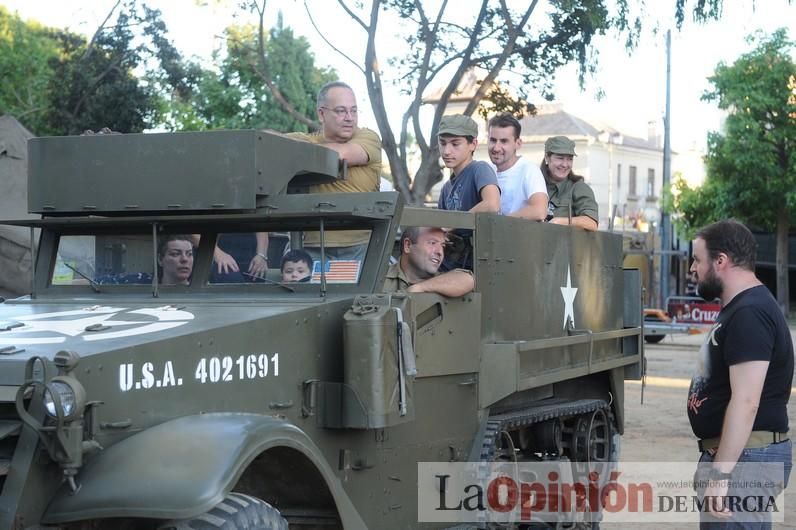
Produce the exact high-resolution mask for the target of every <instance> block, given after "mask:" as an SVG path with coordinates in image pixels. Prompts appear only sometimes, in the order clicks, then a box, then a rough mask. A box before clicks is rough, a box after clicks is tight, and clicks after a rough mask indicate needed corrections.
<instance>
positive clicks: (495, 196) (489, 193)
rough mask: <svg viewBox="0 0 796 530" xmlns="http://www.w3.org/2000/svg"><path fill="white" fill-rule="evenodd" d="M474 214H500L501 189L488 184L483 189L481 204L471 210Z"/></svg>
mask: <svg viewBox="0 0 796 530" xmlns="http://www.w3.org/2000/svg"><path fill="white" fill-rule="evenodd" d="M470 211H471V212H473V213H478V212H486V213H499V212H500V188H498V187H497V186H496V185H495V184H487V185H486V186H484V187H483V188H481V202H479V203H478V204H476V205H475V206H473V207H472V208H470Z"/></svg>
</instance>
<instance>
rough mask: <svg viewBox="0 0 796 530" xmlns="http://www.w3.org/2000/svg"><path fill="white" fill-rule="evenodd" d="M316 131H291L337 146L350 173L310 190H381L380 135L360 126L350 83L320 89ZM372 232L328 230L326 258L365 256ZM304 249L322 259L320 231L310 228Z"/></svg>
mask: <svg viewBox="0 0 796 530" xmlns="http://www.w3.org/2000/svg"><path fill="white" fill-rule="evenodd" d="M317 113H318V120H319V121H320V123H321V130H320V131H319V132H317V133H310V134H307V133H290V134H288V136H289V137H291V138H295V139H299V140H305V141H308V142H312V143H316V144H320V145H323V146H324V147H328V148H329V149H334V150H335V151H337V153H338V154H339V155H340V158H341V159H342V160H345V161H346V164H347V165H348V177H347V178H346V180H339V181H336V182H332V183H329V184H317V185H315V186H311V187H310V189H309V192H310V193H350V192H369V191H379V178H380V176H381V139H379V136H378V134H376V133H375V132H374V131H371V130H370V129H364V128H360V127H359V126H358V124H357V123H358V118H359V113H358V109H357V99H356V96H355V95H354V91H353V90H352V89H351V87H350V86H348V85H347V84H345V83H343V82H342V81H333V82H331V83H327V84H326V85H324V86H323V87H322V88H321V90H320V91H319V92H318V105H317ZM369 238H370V233H369V232H368V231H363V230H344V231H336V232H329V233H326V234H325V236H324V247H325V251H326V257H327V259H358V260H362V259H364V258H365V252H366V250H367V243H368V240H369ZM304 250H306V251H307V252H309V253H310V255H311V256H312V257H313V259H315V260H318V259H320V234H319V233H318V232H307V233H305V236H304Z"/></svg>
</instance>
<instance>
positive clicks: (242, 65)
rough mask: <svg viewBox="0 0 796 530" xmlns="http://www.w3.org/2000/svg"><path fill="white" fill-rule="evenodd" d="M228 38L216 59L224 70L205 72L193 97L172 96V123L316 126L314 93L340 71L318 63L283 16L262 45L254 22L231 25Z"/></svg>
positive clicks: (208, 126) (188, 125) (212, 126)
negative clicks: (266, 68) (278, 96)
mask: <svg viewBox="0 0 796 530" xmlns="http://www.w3.org/2000/svg"><path fill="white" fill-rule="evenodd" d="M225 37H226V47H225V53H224V55H223V57H218V56H217V57H216V60H217V61H218V62H219V71H218V72H216V71H214V70H208V69H206V70H203V71H202V72H201V75H200V76H199V80H198V83H197V84H196V86H195V88H194V90H193V91H192V93H191V94H190V95H189V97H188V98H174V99H173V100H172V103H171V108H170V111H171V113H172V118H173V121H172V123H171V124H170V127H171V128H174V129H181V130H204V129H217V128H226V129H240V128H269V129H274V130H278V131H307V130H309V128H310V127H311V126H312V125H314V122H313V120H312V118H311V117H312V116H313V115H314V112H315V96H316V94H317V92H318V90H319V89H320V87H321V86H322V85H323V84H324V83H326V82H328V81H332V80H334V79H335V78H336V74H335V73H334V71H333V70H330V69H320V68H317V67H316V66H315V61H314V57H313V55H312V52H311V51H310V46H309V43H308V42H307V40H306V39H305V38H303V37H296V36H295V35H294V34H293V31H292V30H291V29H290V28H286V27H284V26H283V25H282V21H281V17H280V18H279V20H278V21H277V24H276V25H275V26H274V27H273V28H272V29H271V30H270V31H269V33H268V36H267V38H266V37H264V38H263V44H262V48H261V47H260V43H259V35H258V27H257V26H255V25H236V26H230V27H229V28H227V30H226V32H225ZM261 49H262V51H261ZM263 55H264V57H263ZM263 64H267V66H268V79H269V82H271V83H272V84H273V87H278V90H279V92H280V96H281V97H282V98H284V99H285V100H286V101H288V102H290V105H291V107H292V109H293V111H292V112H291V111H289V110H287V109H286V108H285V107H284V106H283V105H282V104H281V103H280V101H279V100H278V99H277V97H276V96H275V95H274V93H273V91H272V89H271V87H269V86H268V84H267V83H266V82H265V81H264V78H263V77H264V76H263ZM296 113H298V114H299V115H300V116H301V117H302V118H303V119H300V118H298V117H297V116H296Z"/></svg>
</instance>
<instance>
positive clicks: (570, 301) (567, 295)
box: [561, 265, 578, 329]
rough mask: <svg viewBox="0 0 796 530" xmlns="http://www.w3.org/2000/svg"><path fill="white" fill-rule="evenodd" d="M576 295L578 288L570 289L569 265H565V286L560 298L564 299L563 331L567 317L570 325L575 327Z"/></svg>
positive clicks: (562, 288)
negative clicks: (570, 322)
mask: <svg viewBox="0 0 796 530" xmlns="http://www.w3.org/2000/svg"><path fill="white" fill-rule="evenodd" d="M577 294H578V288H577V287H572V279H571V278H570V275H569V265H567V285H566V286H565V287H561V296H563V297H564V329H566V327H567V317H569V318H571V319H572V325H573V326H574V325H575V295H577Z"/></svg>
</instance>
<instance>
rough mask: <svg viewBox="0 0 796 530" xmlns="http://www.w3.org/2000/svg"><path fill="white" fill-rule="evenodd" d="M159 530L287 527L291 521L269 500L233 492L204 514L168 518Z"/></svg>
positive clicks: (269, 529) (274, 529) (281, 529)
mask: <svg viewBox="0 0 796 530" xmlns="http://www.w3.org/2000/svg"><path fill="white" fill-rule="evenodd" d="M158 530H287V521H286V520H285V519H284V518H283V517H282V516H281V515H280V513H279V510H277V509H276V508H274V507H273V506H271V505H270V504H268V503H267V502H265V501H263V500H260V499H258V498H256V497H251V496H249V495H244V494H243V493H235V492H232V493H229V494H228V495H227V496H226V497H225V498H224V500H223V501H221V502H220V503H218V504H217V505H215V506H214V507H213V508H212V509H211V510H209V511H207V512H205V513H203V514H202V515H197V516H196V517H191V518H190V519H180V520H173V521H168V522H167V523H165V524H163V525H161V526H159V527H158Z"/></svg>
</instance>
